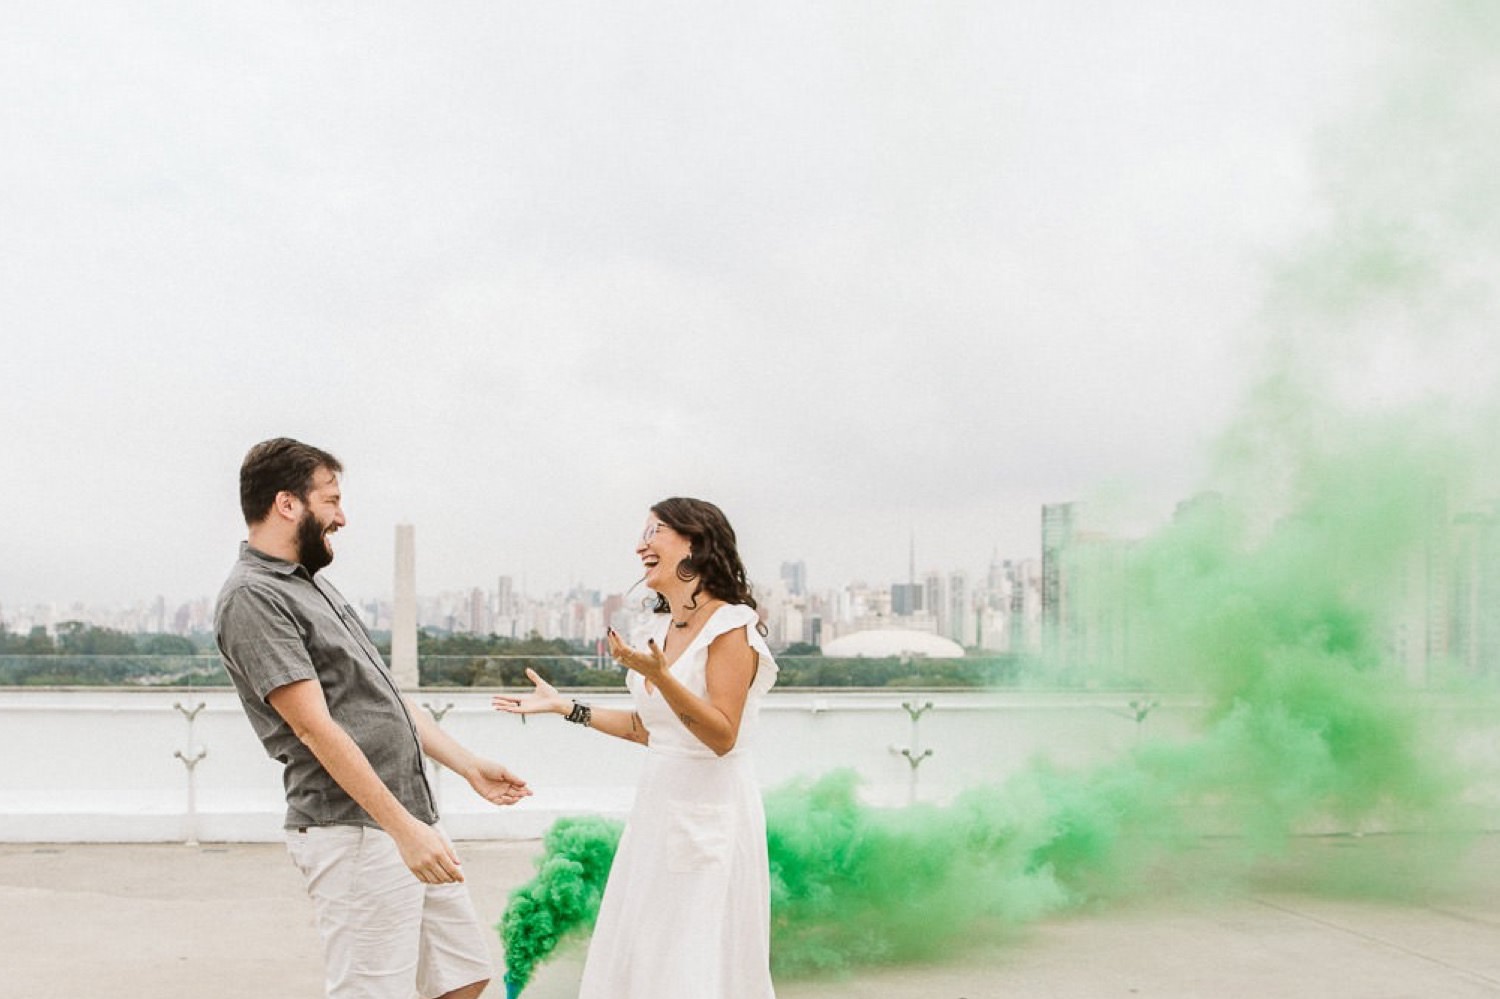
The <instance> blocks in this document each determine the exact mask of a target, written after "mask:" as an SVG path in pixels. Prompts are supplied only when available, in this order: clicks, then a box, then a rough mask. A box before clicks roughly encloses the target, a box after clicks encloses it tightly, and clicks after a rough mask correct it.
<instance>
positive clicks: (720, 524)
mask: <svg viewBox="0 0 1500 999" xmlns="http://www.w3.org/2000/svg"><path fill="white" fill-rule="evenodd" d="M651 512H652V513H654V514H656V519H657V520H660V521H661V522H662V523H663V524H666V525H667V526H668V527H670V528H671V529H672V530H674V531H676V532H677V533H678V534H681V535H682V536H683V537H685V538H687V539H688V543H689V544H690V545H691V546H692V551H693V555H692V558H690V559H683V561H682V563H680V564H679V565H678V567H677V578H679V579H681V580H684V581H687V580H690V579H692V578H694V576H696V577H697V579H698V585H697V587H695V588H694V590H693V595H692V597H691V598H689V599H690V602H691V603H690V606H692V607H696V606H697V602H698V600H697V598H698V594H700V593H707V594H708V595H709V596H710V597H715V598H717V599H719V600H722V601H724V602H725V603H729V604H744V605H746V606H747V607H750V608H752V609H753V608H754V607H755V598H754V597H752V596H751V595H750V583H749V582H748V581H747V580H746V578H745V565H744V563H743V562H741V561H740V553H739V549H738V548H736V547H735V539H734V528H732V527H730V526H729V518H728V517H725V516H724V511H723V510H720V509H719V508H718V507H716V506H714V505H713V504H712V503H709V502H708V501H706V500H700V499H688V498H686V497H682V496H673V497H672V498H671V499H664V500H662V501H661V502H660V503H657V504H656V505H655V506H653V507H652V508H651ZM652 610H653V611H655V612H656V613H657V614H670V613H671V612H672V607H671V605H670V604H668V603H667V598H666V597H664V596H662V595H661V594H659V593H658V594H657V595H656V606H655V607H653V608H652Z"/></svg>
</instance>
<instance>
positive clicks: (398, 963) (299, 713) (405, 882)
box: [214, 437, 531, 999]
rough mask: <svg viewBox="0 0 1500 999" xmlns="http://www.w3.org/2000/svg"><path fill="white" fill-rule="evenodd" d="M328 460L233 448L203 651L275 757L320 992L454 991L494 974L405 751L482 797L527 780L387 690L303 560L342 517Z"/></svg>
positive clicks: (329, 587)
mask: <svg viewBox="0 0 1500 999" xmlns="http://www.w3.org/2000/svg"><path fill="white" fill-rule="evenodd" d="M342 473H343V466H342V465H340V463H339V461H338V459H337V458H335V457H334V456H333V455H331V454H329V453H328V452H326V451H323V450H321V449H319V448H315V447H312V446H310V445H307V444H303V443H301V442H299V441H295V440H291V439H289V438H285V437H279V438H276V439H274V440H268V441H264V442H262V443H260V444H257V445H255V446H254V447H252V448H251V449H250V452H249V453H248V454H247V455H246V456H245V460H244V463H243V464H242V465H241V466H240V507H241V509H242V511H243V512H244V515H245V523H246V525H247V527H248V528H249V538H248V540H247V541H245V542H244V543H242V544H241V545H240V555H239V560H238V561H237V562H236V563H235V566H234V568H233V570H231V572H230V574H229V579H228V580H227V581H226V582H225V584H224V588H223V590H222V591H221V592H220V593H219V599H218V603H217V606H216V607H215V610H214V629H215V633H216V635H217V638H218V645H219V652H220V654H221V655H222V656H223V658H224V665H225V667H226V669H227V670H228V672H229V675H230V677H231V679H233V681H234V685H235V689H236V690H237V691H238V692H239V695H240V702H241V704H242V705H243V707H244V709H245V714H246V715H247V716H248V717H249V719H250V724H251V726H252V727H253V728H254V729H255V733H256V735H257V736H259V737H260V740H261V743H262V745H264V747H265V750H266V752H267V754H269V755H270V756H271V758H272V759H274V760H277V761H278V762H280V763H281V764H282V765H283V767H284V768H285V769H284V771H283V784H284V785H285V788H286V802H287V811H286V821H285V828H286V838H287V848H288V850H289V852H290V853H291V855H292V860H293V862H294V863H295V865H296V866H297V868H298V870H300V871H301V873H302V875H303V877H304V878H305V879H306V882H307V891H308V895H309V896H310V897H311V898H312V901H313V908H314V910H315V913H316V917H317V924H318V931H319V934H320V935H321V936H322V939H323V951H324V965H325V970H326V978H327V994H328V995H329V996H330V997H355V996H357V997H360V999H364V997H372V999H373V997H386V996H390V997H393V999H394V997H399V999H409V997H410V996H411V995H412V994H413V992H415V993H416V994H417V995H420V996H422V997H424V999H437V997H444V999H471V997H475V996H478V995H479V994H480V993H481V992H482V991H484V987H485V985H486V984H487V983H488V981H489V979H490V978H491V976H492V975H493V968H492V966H491V963H490V960H489V950H488V945H487V942H486V940H487V935H486V934H485V932H484V931H483V930H482V929H481V928H480V925H479V921H478V919H477V917H476V916H475V913H474V906H473V903H472V902H471V900H470V898H469V892H468V888H467V887H466V886H465V885H464V884H463V874H462V873H461V871H460V864H459V859H458V855H457V854H456V853H455V851H454V848H453V844H452V842H451V841H450V840H449V839H448V838H447V836H446V835H445V834H444V833H443V831H442V828H441V827H440V826H439V825H438V813H437V808H436V807H435V805H434V802H433V795H432V789H431V788H430V787H429V786H428V783H427V775H426V771H425V768H424V766H423V761H422V756H423V754H424V753H425V754H426V755H427V756H430V757H432V758H433V759H435V760H437V761H438V762H439V763H441V764H443V765H444V766H446V767H448V768H449V769H450V770H452V771H453V772H454V773H457V774H459V775H461V776H463V777H464V778H466V779H467V780H468V782H469V784H470V786H472V787H473V788H474V790H475V791H476V792H478V793H479V795H480V796H482V797H484V798H485V799H487V800H489V801H491V802H493V803H494V804H497V805H509V804H514V803H515V802H517V801H519V800H520V799H521V798H523V797H525V796H526V795H529V794H530V793H531V791H530V790H529V789H528V788H527V787H526V784H525V782H524V781H522V780H521V779H520V778H518V777H516V776H515V775H514V774H512V773H511V772H510V771H509V770H507V769H506V768H505V767H503V766H501V765H500V764H498V763H495V762H493V761H490V760H485V759H481V758H479V757H477V756H475V755H474V754H473V753H471V752H469V751H468V750H467V749H465V748H464V747H463V746H461V745H460V744H459V743H458V742H457V741H456V740H454V739H453V738H452V737H451V736H449V735H448V734H446V733H445V732H443V730H442V729H441V728H439V727H438V725H437V723H436V722H435V721H434V720H433V719H432V718H431V717H430V716H429V715H428V714H427V713H426V712H425V711H423V710H421V709H420V708H419V707H417V706H416V705H415V704H413V703H411V702H410V701H409V700H408V699H407V698H406V697H404V696H403V695H402V694H401V692H400V690H399V689H398V688H397V686H396V683H395V680H394V678H393V677H392V675H391V672H390V670H389V669H388V668H387V666H386V664H385V662H384V660H383V659H382V658H381V656H380V653H379V651H378V650H377V649H376V648H375V645H374V644H373V643H372V642H371V641H370V636H369V633H368V632H366V631H365V628H364V624H363V623H362V622H361V621H360V619H359V616H358V615H357V614H355V612H354V609H353V608H352V607H351V606H350V605H349V602H348V601H346V600H345V599H344V598H343V597H342V596H341V595H340V594H339V592H338V590H336V589H334V587H333V584H332V583H330V582H328V581H327V580H326V579H325V578H323V576H321V575H320V574H319V570H321V569H323V568H324V567H326V566H327V565H328V564H329V563H331V562H332V561H333V545H332V541H331V538H332V535H333V533H334V532H335V531H337V530H339V529H340V528H342V527H343V526H344V525H345V523H346V520H345V517H344V510H343V505H342V492H341V489H340V485H339V476H340V475H341V474H342Z"/></svg>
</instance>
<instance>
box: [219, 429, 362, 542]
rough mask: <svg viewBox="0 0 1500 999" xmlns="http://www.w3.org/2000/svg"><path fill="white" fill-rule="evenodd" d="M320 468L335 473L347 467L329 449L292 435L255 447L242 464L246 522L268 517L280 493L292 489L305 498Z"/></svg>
mask: <svg viewBox="0 0 1500 999" xmlns="http://www.w3.org/2000/svg"><path fill="white" fill-rule="evenodd" d="M320 468H326V469H328V471H330V472H332V473H333V474H334V475H338V474H340V473H342V472H343V470H344V466H343V465H341V464H339V460H338V459H337V458H335V457H334V456H333V455H331V454H329V453H328V452H327V451H324V450H322V449H320V448H315V447H313V446H312V445H311V444H303V443H302V442H301V441H294V440H292V439H291V438H290V437H276V438H273V439H272V440H268V441H261V442H260V443H259V444H257V445H255V446H254V447H252V448H251V449H250V451H249V453H248V454H246V455H245V460H244V462H242V463H241V464H240V510H241V511H242V512H243V513H244V514H245V523H246V524H258V523H260V522H261V521H262V520H265V519H266V514H268V513H270V511H271V504H272V503H274V502H276V494H277V493H280V492H289V493H292V494H293V495H295V496H297V497H298V498H299V499H302V500H303V501H306V499H307V494H308V492H309V491H311V489H312V484H313V476H314V475H315V474H317V471H318V469H320Z"/></svg>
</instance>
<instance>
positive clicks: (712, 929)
mask: <svg viewBox="0 0 1500 999" xmlns="http://www.w3.org/2000/svg"><path fill="white" fill-rule="evenodd" d="M636 554H637V555H638V556H639V557H640V559H641V564H642V565H643V566H644V567H645V570H646V575H645V579H644V582H645V584H646V585H647V586H648V587H649V588H650V589H652V590H653V591H655V593H656V594H657V599H656V607H655V611H656V613H657V615H659V616H658V618H657V619H656V621H655V622H654V623H653V625H652V628H651V634H650V637H649V639H648V640H647V643H646V648H645V649H636V648H632V647H631V646H629V645H627V644H625V643H624V642H623V641H621V639H620V637H619V636H618V635H616V634H615V633H614V631H613V630H612V629H611V630H610V632H609V635H608V639H609V649H610V654H611V655H612V656H613V657H614V658H615V659H616V660H617V661H619V662H620V663H622V664H623V665H625V666H626V667H628V668H629V672H628V673H627V675H626V685H627V686H628V687H629V688H630V693H631V696H632V698H633V699H634V710H631V711H626V710H620V709H605V708H596V709H591V708H589V706H588V705H585V704H582V703H579V702H577V701H574V700H572V699H570V698H566V697H563V696H562V695H561V694H559V693H558V692H557V690H556V689H555V688H554V687H552V686H551V685H550V684H548V683H547V682H546V681H545V680H543V679H542V678H541V677H540V676H538V675H537V674H536V673H534V672H532V671H530V670H528V671H527V676H528V677H530V679H531V682H532V683H534V684H535V685H536V690H535V691H533V692H532V693H529V694H526V695H524V696H522V697H507V696H499V697H496V698H495V699H494V705H495V707H496V708H498V709H499V710H501V711H508V712H510V713H512V714H538V713H544V712H551V713H553V714H559V715H564V716H565V717H566V718H567V720H568V721H571V722H575V723H577V724H580V725H584V726H587V727H590V728H594V729H597V730H598V731H600V732H603V733H605V734H606V735H612V736H615V737H616V738H619V739H624V740H626V741H627V742H636V743H640V744H642V745H645V746H647V747H648V752H647V756H646V764H645V768H644V770H643V773H642V777H641V784H640V787H639V788H638V789H637V792H636V799H635V806H634V808H633V809H632V810H631V813H630V818H629V821H628V822H627V823H626V826H625V833H624V835H623V837H622V838H621V840H620V846H619V850H618V852H616V854H615V859H614V866H613V867H611V869H610V873H609V881H608V883H607V884H606V886H605V890H604V899H603V901H602V903H601V904H600V907H599V920H598V922H597V924H596V925H595V927H594V936H593V940H592V941H591V942H590V944H589V953H588V959H587V961H586V963H585V965H584V970H583V983H582V987H581V989H580V991H579V999H595V997H605V996H608V997H611V999H648V997H649V999H771V997H774V995H775V992H774V991H773V989H772V986H771V971H770V915H771V906H770V871H769V867H768V864H767V860H766V822H765V813H764V811H763V809H762V806H761V798H760V789H759V785H758V783H757V781H756V779H755V774H754V770H753V768H752V765H751V759H750V753H749V745H748V743H749V741H750V739H751V737H752V736H753V732H754V729H755V722H756V717H757V714H758V709H759V702H760V699H761V697H762V696H764V694H765V692H766V691H767V690H769V689H771V686H772V684H774V683H775V682H776V669H777V667H776V662H775V660H774V659H772V657H771V652H770V649H769V648H767V647H766V643H765V639H764V637H763V636H762V627H761V625H760V622H759V618H758V616H757V614H756V611H755V600H754V598H752V597H751V596H750V587H749V584H748V583H747V582H746V580H745V569H744V566H743V565H742V564H741V562H740V556H739V552H738V551H737V550H736V547H735V538H734V529H733V528H731V527H730V526H729V521H728V520H727V519H725V517H724V514H723V513H722V512H721V511H720V510H719V508H718V507H716V506H714V505H713V504H712V503H707V502H704V501H703V500H696V499H682V498H674V499H668V500H663V501H662V502H660V503H658V504H656V505H655V506H653V507H652V508H651V513H650V516H649V517H648V518H647V520H646V529H645V531H644V532H643V533H642V535H641V540H640V544H639V545H637V546H636Z"/></svg>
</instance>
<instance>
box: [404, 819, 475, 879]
mask: <svg viewBox="0 0 1500 999" xmlns="http://www.w3.org/2000/svg"><path fill="white" fill-rule="evenodd" d="M391 838H392V839H394V840H395V841H396V849H398V850H400V851H401V861H402V863H404V864H406V867H407V869H408V870H409V871H411V872H412V873H413V874H415V875H416V877H417V880H418V881H420V882H422V883H423V884H429V885H446V884H451V883H453V882H455V881H462V880H463V879H464V872H463V871H461V870H460V869H459V867H460V861H459V859H458V854H456V853H454V852H453V847H452V845H451V844H449V842H448V841H447V840H446V839H445V838H444V837H443V834H442V833H440V832H438V831H437V830H436V829H434V828H433V827H432V826H429V825H427V824H426V823H425V822H421V821H419V820H417V819H412V820H411V821H410V822H409V823H406V824H405V825H404V826H403V827H402V829H401V832H400V834H399V835H393V836H392V837H391Z"/></svg>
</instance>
